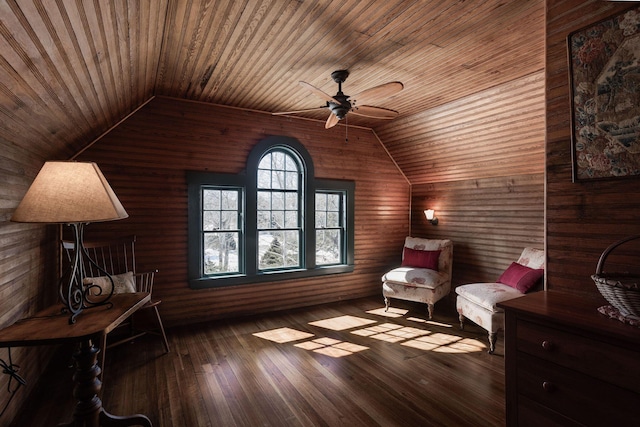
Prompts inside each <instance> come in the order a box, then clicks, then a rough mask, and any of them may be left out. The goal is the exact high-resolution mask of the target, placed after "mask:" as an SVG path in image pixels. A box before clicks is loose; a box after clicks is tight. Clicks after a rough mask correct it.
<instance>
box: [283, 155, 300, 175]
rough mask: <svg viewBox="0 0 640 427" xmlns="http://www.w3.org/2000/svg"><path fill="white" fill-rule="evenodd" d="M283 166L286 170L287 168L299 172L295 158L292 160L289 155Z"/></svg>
mask: <svg viewBox="0 0 640 427" xmlns="http://www.w3.org/2000/svg"><path fill="white" fill-rule="evenodd" d="M285 167H286V170H288V171H296V172H299V169H298V164H297V163H296V161H295V160H293V157H291V156H287V161H286V165H285Z"/></svg>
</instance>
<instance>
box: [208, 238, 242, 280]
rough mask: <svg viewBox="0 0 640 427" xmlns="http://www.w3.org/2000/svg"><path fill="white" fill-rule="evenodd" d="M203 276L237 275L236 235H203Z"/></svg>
mask: <svg viewBox="0 0 640 427" xmlns="http://www.w3.org/2000/svg"><path fill="white" fill-rule="evenodd" d="M203 254H204V260H203V261H204V262H203V265H204V274H206V275H210V274H218V273H237V272H238V271H239V262H238V233H228V232H224V233H205V235H204V251H203Z"/></svg>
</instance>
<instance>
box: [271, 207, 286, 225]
mask: <svg viewBox="0 0 640 427" xmlns="http://www.w3.org/2000/svg"><path fill="white" fill-rule="evenodd" d="M270 228H273V229H279V228H284V211H271V227H270Z"/></svg>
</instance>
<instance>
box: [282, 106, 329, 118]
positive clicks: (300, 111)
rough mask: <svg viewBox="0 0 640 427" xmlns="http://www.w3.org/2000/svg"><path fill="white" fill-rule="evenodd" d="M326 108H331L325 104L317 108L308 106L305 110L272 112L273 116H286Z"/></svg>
mask: <svg viewBox="0 0 640 427" xmlns="http://www.w3.org/2000/svg"><path fill="white" fill-rule="evenodd" d="M326 108H329V107H328V106H326V105H323V106H322V107H317V108H306V109H304V110H295V111H279V112H277V113H271V115H272V116H284V115H286V114H297V113H309V112H311V111H320V110H324V109H326Z"/></svg>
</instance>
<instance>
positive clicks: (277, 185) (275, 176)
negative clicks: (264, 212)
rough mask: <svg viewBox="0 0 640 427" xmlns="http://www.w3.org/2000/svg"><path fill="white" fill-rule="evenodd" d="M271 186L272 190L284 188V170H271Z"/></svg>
mask: <svg viewBox="0 0 640 427" xmlns="http://www.w3.org/2000/svg"><path fill="white" fill-rule="evenodd" d="M271 188H272V189H274V190H284V172H283V171H272V172H271Z"/></svg>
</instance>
